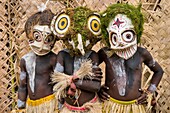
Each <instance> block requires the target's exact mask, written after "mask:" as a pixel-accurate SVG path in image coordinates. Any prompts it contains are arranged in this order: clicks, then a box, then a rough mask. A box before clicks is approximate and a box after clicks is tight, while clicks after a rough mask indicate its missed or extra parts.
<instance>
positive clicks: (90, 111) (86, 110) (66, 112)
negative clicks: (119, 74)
mask: <svg viewBox="0 0 170 113" xmlns="http://www.w3.org/2000/svg"><path fill="white" fill-rule="evenodd" d="M92 100H95V101H92ZM92 100H91V101H90V102H87V103H85V104H84V105H83V106H81V107H75V106H71V105H69V104H68V103H65V104H64V105H63V108H62V109H61V111H60V113H102V104H101V103H100V102H99V99H98V97H95V98H94V99H92Z"/></svg>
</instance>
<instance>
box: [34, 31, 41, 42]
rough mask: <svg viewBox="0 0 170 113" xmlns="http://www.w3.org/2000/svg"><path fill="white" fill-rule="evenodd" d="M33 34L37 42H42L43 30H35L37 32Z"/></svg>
mask: <svg viewBox="0 0 170 113" xmlns="http://www.w3.org/2000/svg"><path fill="white" fill-rule="evenodd" d="M33 36H34V39H35V40H36V41H37V42H40V41H41V39H42V34H41V32H38V31H35V32H34V33H33Z"/></svg>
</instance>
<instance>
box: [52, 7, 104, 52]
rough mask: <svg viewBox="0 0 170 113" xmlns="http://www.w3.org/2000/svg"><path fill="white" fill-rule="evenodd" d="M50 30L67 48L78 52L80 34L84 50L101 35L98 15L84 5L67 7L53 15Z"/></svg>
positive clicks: (89, 47) (88, 48)
mask: <svg viewBox="0 0 170 113" xmlns="http://www.w3.org/2000/svg"><path fill="white" fill-rule="evenodd" d="M51 28H52V31H53V32H54V34H56V35H57V36H58V37H59V38H60V39H61V40H63V41H64V43H65V45H66V46H67V48H68V49H70V50H71V51H72V52H74V54H79V53H80V51H81V50H80V49H78V48H77V46H79V42H80V41H79V40H78V39H79V38H78V36H79V37H80V35H81V38H82V44H81V45H82V46H83V49H84V51H85V52H86V51H88V50H90V49H91V48H92V46H93V45H95V44H96V42H97V41H98V40H99V38H98V36H99V35H101V25H100V16H99V14H97V13H96V12H95V11H92V10H90V9H89V8H86V7H77V8H67V9H65V10H64V11H62V12H61V13H59V14H58V15H56V16H55V18H54V19H53V22H52V25H51Z"/></svg>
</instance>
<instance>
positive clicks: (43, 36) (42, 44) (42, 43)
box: [39, 31, 46, 51]
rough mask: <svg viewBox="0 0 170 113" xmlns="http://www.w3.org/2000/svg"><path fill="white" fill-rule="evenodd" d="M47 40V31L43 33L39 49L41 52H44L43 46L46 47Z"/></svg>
mask: <svg viewBox="0 0 170 113" xmlns="http://www.w3.org/2000/svg"><path fill="white" fill-rule="evenodd" d="M45 38H46V33H45V31H43V32H42V40H41V42H40V48H39V51H42V50H43V46H44V43H45Z"/></svg>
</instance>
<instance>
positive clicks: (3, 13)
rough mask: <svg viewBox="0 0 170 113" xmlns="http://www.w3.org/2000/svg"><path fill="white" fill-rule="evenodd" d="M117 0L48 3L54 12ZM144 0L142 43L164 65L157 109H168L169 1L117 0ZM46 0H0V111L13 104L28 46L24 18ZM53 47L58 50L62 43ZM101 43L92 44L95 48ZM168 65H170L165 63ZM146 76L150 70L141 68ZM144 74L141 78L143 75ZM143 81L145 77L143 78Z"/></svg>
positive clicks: (55, 0)
mask: <svg viewBox="0 0 170 113" xmlns="http://www.w3.org/2000/svg"><path fill="white" fill-rule="evenodd" d="M117 1H118V0H53V1H50V2H49V4H48V5H47V7H48V8H50V9H51V10H52V11H53V12H54V13H56V12H57V10H58V9H61V8H64V7H66V6H70V7H77V6H87V7H89V8H91V9H95V10H97V11H102V10H104V9H105V8H106V7H107V6H108V5H109V4H111V3H115V2H117ZM119 1H120V2H127V1H129V3H130V2H131V3H133V4H135V5H136V4H137V3H138V2H139V1H141V2H142V3H143V11H144V13H145V16H146V23H145V30H144V33H143V36H142V43H141V46H144V47H146V48H147V49H148V50H149V51H150V52H151V53H152V55H153V56H154V58H155V59H156V60H157V61H158V62H159V63H160V65H161V66H162V67H163V69H164V71H165V73H164V76H163V79H162V81H161V83H160V85H159V87H158V95H157V103H158V104H157V107H156V111H157V112H158V113H169V112H170V66H169V64H170V44H169V45H168V43H170V38H169V36H170V8H169V7H170V3H169V0H119ZM42 2H43V3H45V2H46V0H0V113H6V112H10V111H11V109H15V108H16V100H17V88H18V87H17V85H18V76H19V60H20V58H21V57H22V56H23V55H24V54H25V53H26V52H28V50H29V46H28V43H27V39H26V38H25V33H24V30H23V27H24V24H25V21H26V19H27V18H28V17H29V16H30V15H32V14H33V13H35V12H36V11H37V8H36V6H37V5H40V3H42ZM57 44H58V45H59V48H56V47H55V49H54V51H55V52H56V53H57V52H58V51H59V50H60V49H61V48H62V47H61V44H60V42H58V43H57ZM99 48H100V45H99V44H98V45H96V47H95V48H94V49H95V50H96V51H97V50H98V49H99ZM168 66H169V67H168ZM143 72H144V75H145V77H148V76H149V75H151V74H152V73H151V72H150V71H149V70H148V69H147V68H144V70H143ZM145 77H144V79H145ZM144 81H145V80H144Z"/></svg>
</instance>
